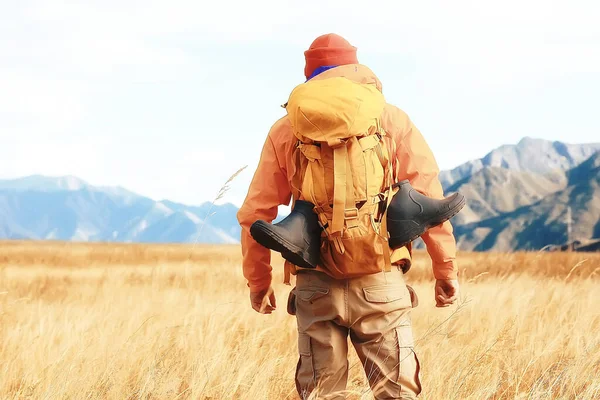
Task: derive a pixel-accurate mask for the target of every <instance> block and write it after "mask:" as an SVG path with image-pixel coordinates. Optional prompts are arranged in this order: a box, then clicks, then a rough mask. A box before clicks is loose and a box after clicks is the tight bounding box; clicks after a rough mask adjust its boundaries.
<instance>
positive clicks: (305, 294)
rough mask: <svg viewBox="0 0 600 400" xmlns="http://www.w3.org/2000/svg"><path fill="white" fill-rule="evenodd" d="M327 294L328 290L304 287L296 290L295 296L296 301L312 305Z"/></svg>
mask: <svg viewBox="0 0 600 400" xmlns="http://www.w3.org/2000/svg"><path fill="white" fill-rule="evenodd" d="M328 293H329V289H327V288H320V287H305V288H301V289H298V288H297V289H296V296H297V297H298V299H300V300H302V301H307V302H309V303H311V304H314V302H315V301H316V300H318V299H320V298H321V297H323V296H325V295H326V294H328Z"/></svg>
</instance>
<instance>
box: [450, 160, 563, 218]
mask: <svg viewBox="0 0 600 400" xmlns="http://www.w3.org/2000/svg"><path fill="white" fill-rule="evenodd" d="M566 184H567V177H566V173H565V172H562V171H560V172H558V171H557V172H555V173H552V174H551V175H550V174H547V175H541V174H536V173H533V172H528V171H516V170H510V169H504V168H500V167H483V168H482V169H480V170H479V171H477V172H475V173H474V174H473V175H470V176H468V177H467V178H464V179H462V180H460V181H458V182H455V183H454V184H453V185H451V186H450V187H449V188H448V189H447V190H446V192H447V193H448V194H449V193H453V192H460V193H462V194H464V195H465V196H466V197H467V199H468V202H467V205H466V206H465V207H464V208H463V209H462V210H461V212H460V213H459V214H458V215H456V217H455V218H454V219H453V220H452V223H453V224H456V225H463V224H467V223H471V222H476V221H481V220H483V219H487V218H491V217H494V216H497V215H500V214H502V213H505V212H509V211H512V210H515V209H517V208H519V207H522V206H526V205H529V204H532V203H534V202H536V201H538V200H540V199H542V198H543V197H545V196H547V195H548V194H550V193H553V192H556V191H558V190H560V189H563V188H564V187H565V186H566Z"/></svg>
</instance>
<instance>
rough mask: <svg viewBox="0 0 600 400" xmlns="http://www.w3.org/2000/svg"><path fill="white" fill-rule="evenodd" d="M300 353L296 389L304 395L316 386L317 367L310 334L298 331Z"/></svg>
mask: <svg viewBox="0 0 600 400" xmlns="http://www.w3.org/2000/svg"><path fill="white" fill-rule="evenodd" d="M298 353H299V358H298V365H297V366H296V390H297V391H298V393H299V394H300V395H301V396H304V395H308V394H310V393H311V392H312V391H313V389H314V387H315V368H314V363H313V356H312V349H311V343H310V336H308V334H306V333H304V332H298ZM302 398H304V397H302Z"/></svg>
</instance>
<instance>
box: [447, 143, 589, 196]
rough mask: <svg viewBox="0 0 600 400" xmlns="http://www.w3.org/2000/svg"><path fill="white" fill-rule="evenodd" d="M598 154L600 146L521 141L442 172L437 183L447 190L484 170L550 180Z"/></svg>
mask: <svg viewBox="0 0 600 400" xmlns="http://www.w3.org/2000/svg"><path fill="white" fill-rule="evenodd" d="M598 150H600V143H588V144H569V143H564V142H557V141H555V142H552V141H549V140H543V139H534V138H530V137H525V138H523V139H522V140H521V141H520V142H519V143H517V144H515V145H504V146H501V147H498V148H497V149H494V150H492V151H491V152H489V153H488V154H487V155H486V156H484V157H483V158H480V159H477V160H473V161H469V162H466V163H464V164H461V165H459V166H458V167H456V168H454V169H452V170H449V171H442V172H441V173H440V181H441V182H442V186H443V187H444V188H445V189H447V188H449V187H450V186H451V185H453V184H455V183H456V182H458V181H461V180H463V179H465V178H468V177H469V176H472V175H473V174H475V173H476V172H478V171H480V170H482V169H484V168H485V167H497V168H502V169H508V170H513V171H526V172H533V173H536V174H541V175H547V174H551V175H550V176H552V174H554V173H556V172H560V171H567V170H569V169H571V168H573V167H575V166H577V165H578V164H579V163H581V162H583V161H584V160H586V159H588V158H589V157H591V155H592V154H593V153H595V152H596V151H598Z"/></svg>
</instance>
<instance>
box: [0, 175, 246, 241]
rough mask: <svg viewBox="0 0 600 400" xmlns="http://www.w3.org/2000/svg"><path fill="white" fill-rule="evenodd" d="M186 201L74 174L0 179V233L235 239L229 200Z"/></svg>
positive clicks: (237, 230)
mask: <svg viewBox="0 0 600 400" xmlns="http://www.w3.org/2000/svg"><path fill="white" fill-rule="evenodd" d="M209 208H210V204H208V203H205V204H203V205H201V206H186V205H183V204H178V203H174V202H170V201H168V200H165V201H154V200H152V199H149V198H147V197H144V196H140V195H137V194H135V193H133V192H130V191H127V190H126V189H123V188H119V187H96V186H92V185H89V184H87V183H86V182H85V181H83V180H81V179H79V178H75V177H44V176H39V175H36V176H29V177H25V178H21V179H13V180H4V181H0V237H2V238H11V239H57V240H74V241H117V242H166V243H169V242H194V241H196V240H198V242H202V243H237V242H239V236H240V227H239V224H238V223H237V219H236V212H237V208H236V207H235V206H233V205H231V204H225V205H219V206H215V207H214V208H213V211H211V214H212V212H214V214H212V215H210V217H209V218H208V219H207V222H206V223H204V219H205V218H206V216H207V213H208V210H209Z"/></svg>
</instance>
